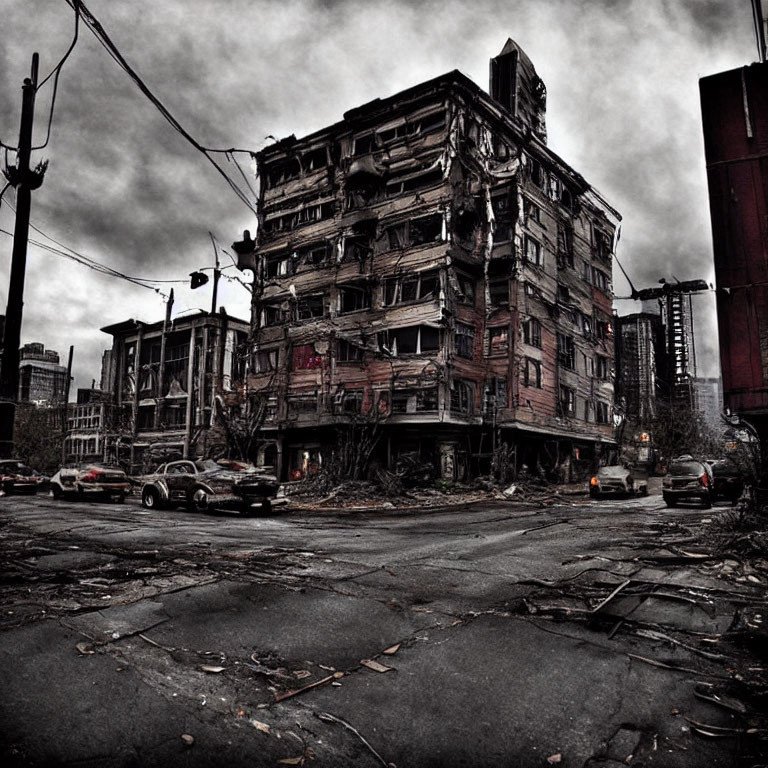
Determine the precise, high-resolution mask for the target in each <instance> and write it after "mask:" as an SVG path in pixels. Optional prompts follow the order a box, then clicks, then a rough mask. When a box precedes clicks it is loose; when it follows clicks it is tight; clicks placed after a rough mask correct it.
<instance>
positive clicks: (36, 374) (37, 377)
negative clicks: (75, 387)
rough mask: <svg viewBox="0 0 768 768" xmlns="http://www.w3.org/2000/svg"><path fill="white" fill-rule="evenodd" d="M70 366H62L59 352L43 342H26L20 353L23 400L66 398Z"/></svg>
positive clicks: (39, 401) (52, 401)
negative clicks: (47, 346) (46, 346)
mask: <svg viewBox="0 0 768 768" xmlns="http://www.w3.org/2000/svg"><path fill="white" fill-rule="evenodd" d="M66 385H67V369H66V367H65V366H63V365H59V353H58V352H55V351H54V350H52V349H46V348H45V346H44V345H43V344H40V343H39V342H34V343H32V344H25V345H24V346H23V347H22V348H21V350H20V352H19V400H20V401H22V402H28V403H36V404H37V405H54V404H56V403H61V402H63V401H64V392H65V391H66Z"/></svg>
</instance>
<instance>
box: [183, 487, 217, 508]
mask: <svg viewBox="0 0 768 768" xmlns="http://www.w3.org/2000/svg"><path fill="white" fill-rule="evenodd" d="M187 509H188V510H189V511H190V512H210V511H211V507H210V504H209V503H208V493H207V492H206V491H205V490H204V489H203V488H195V489H194V490H193V491H192V495H191V496H190V497H189V501H188V502H187Z"/></svg>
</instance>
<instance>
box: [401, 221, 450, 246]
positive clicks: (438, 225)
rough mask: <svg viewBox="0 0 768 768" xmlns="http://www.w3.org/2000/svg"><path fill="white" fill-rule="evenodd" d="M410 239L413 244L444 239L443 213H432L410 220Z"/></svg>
mask: <svg viewBox="0 0 768 768" xmlns="http://www.w3.org/2000/svg"><path fill="white" fill-rule="evenodd" d="M409 225H410V226H409V230H410V231H409V240H410V244H411V245H424V244H425V243H435V242H437V243H439V242H440V241H441V240H442V239H443V215H442V214H441V213H432V214H430V215H429V216H422V217H420V218H418V219H411V221H410V222H409Z"/></svg>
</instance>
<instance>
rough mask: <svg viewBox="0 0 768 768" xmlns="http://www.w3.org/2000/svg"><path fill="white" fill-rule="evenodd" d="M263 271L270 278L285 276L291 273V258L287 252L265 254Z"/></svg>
mask: <svg viewBox="0 0 768 768" xmlns="http://www.w3.org/2000/svg"><path fill="white" fill-rule="evenodd" d="M264 271H265V274H266V276H267V277H270V278H276V277H285V276H286V275H289V274H291V259H290V257H289V256H288V254H287V253H279V254H276V255H270V256H267V258H266V264H265V267H264Z"/></svg>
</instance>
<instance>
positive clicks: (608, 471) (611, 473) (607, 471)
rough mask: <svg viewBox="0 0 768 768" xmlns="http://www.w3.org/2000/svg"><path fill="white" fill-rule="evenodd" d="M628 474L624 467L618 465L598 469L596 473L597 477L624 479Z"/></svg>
mask: <svg viewBox="0 0 768 768" xmlns="http://www.w3.org/2000/svg"><path fill="white" fill-rule="evenodd" d="M628 474H629V470H628V469H627V468H626V467H622V466H621V465H620V464H616V465H612V466H608V467H600V469H599V470H598V472H597V476H598V477H625V476H626V475H628Z"/></svg>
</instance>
